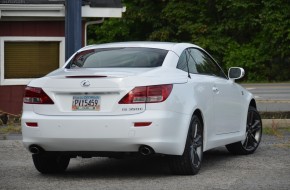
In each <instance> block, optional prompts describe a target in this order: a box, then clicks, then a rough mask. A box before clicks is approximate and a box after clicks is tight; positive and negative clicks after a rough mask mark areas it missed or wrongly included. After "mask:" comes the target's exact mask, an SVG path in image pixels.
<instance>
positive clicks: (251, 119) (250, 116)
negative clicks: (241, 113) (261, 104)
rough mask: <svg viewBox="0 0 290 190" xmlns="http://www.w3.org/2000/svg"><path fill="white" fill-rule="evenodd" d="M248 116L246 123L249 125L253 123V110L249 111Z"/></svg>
mask: <svg viewBox="0 0 290 190" xmlns="http://www.w3.org/2000/svg"><path fill="white" fill-rule="evenodd" d="M248 117H249V120H248V125H249V126H251V125H252V123H253V118H254V112H250V113H249V116H248Z"/></svg>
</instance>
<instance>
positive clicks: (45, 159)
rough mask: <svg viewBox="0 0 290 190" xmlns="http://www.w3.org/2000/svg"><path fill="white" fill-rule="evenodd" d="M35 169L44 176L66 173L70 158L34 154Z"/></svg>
mask: <svg viewBox="0 0 290 190" xmlns="http://www.w3.org/2000/svg"><path fill="white" fill-rule="evenodd" d="M32 159H33V163H34V166H35V168H36V169H37V170H38V171H39V172H40V173H43V174H50V173H61V172H64V171H65V170H66V169H67V167H68V164H69V161H70V157H67V156H63V155H59V154H46V153H41V154H32Z"/></svg>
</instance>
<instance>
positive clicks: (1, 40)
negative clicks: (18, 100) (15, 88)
mask: <svg viewBox="0 0 290 190" xmlns="http://www.w3.org/2000/svg"><path fill="white" fill-rule="evenodd" d="M5 42H59V68H60V67H62V66H63V65H64V63H65V58H64V53H65V49H64V48H65V37H29V36H20V37H19V36H9V37H8V36H4V37H2V36H1V37H0V85H3V86H4V85H27V84H28V83H29V82H30V81H31V80H33V79H35V78H17V79H5V78H4V76H5V70H4V69H5V67H4V66H5V62H4V60H5V59H4V56H5V55H4V48H5Z"/></svg>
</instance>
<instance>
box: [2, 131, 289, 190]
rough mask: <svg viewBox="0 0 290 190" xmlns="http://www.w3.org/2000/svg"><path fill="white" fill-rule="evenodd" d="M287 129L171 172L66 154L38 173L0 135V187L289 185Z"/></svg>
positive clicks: (145, 163) (156, 164)
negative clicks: (54, 171)
mask: <svg viewBox="0 0 290 190" xmlns="http://www.w3.org/2000/svg"><path fill="white" fill-rule="evenodd" d="M289 187H290V132H289V131H288V132H287V134H285V135H284V137H280V138H277V137H274V136H265V135H264V137H263V139H262V143H261V145H260V147H259V149H258V150H257V151H256V152H255V153H254V154H252V155H248V156H233V155H231V154H229V153H228V152H227V150H226V149H225V148H224V147H221V148H217V149H213V150H211V151H208V152H206V153H205V156H204V161H203V166H202V169H201V171H200V173H199V174H198V175H196V176H174V175H172V174H171V173H170V171H169V170H168V168H167V163H166V159H164V158H160V157H155V158H154V157H153V158H152V157H151V158H141V159H136V158H135V159H133V158H131V159H120V160H118V159H109V158H92V159H82V158H76V159H72V160H71V163H70V165H69V168H68V170H67V172H66V173H63V174H58V175H42V174H40V173H38V172H37V171H36V170H35V168H34V166H33V163H32V160H31V155H30V153H29V152H28V151H26V150H25V149H24V148H23V146H22V143H21V141H16V140H6V141H0V189H1V190H2V189H21V190H23V189H29V190H34V189H63V190H65V189H85V190H86V189H102V190H105V189H112V190H113V189H126V190H131V189H134V190H139V189H144V190H145V189H146V190H147V189H164V190H165V189H166V190H167V189H179V190H183V189H187V190H188V189H235V190H248V189H267V190H271V189H275V190H277V189H279V190H283V189H285V190H286V189H289Z"/></svg>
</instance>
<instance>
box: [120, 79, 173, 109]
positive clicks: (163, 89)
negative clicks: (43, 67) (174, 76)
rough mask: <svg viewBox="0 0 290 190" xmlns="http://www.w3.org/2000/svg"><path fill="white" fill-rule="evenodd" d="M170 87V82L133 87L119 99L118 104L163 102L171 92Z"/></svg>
mask: <svg viewBox="0 0 290 190" xmlns="http://www.w3.org/2000/svg"><path fill="white" fill-rule="evenodd" d="M172 87H173V85H172V84H165V85H155V86H140V87H135V88H134V89H133V90H131V91H130V92H129V93H128V94H126V95H125V96H124V97H123V98H122V99H121V100H120V101H119V104H140V103H158V102H163V101H165V100H166V99H167V98H168V96H169V94H170V93H171V91H172Z"/></svg>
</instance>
